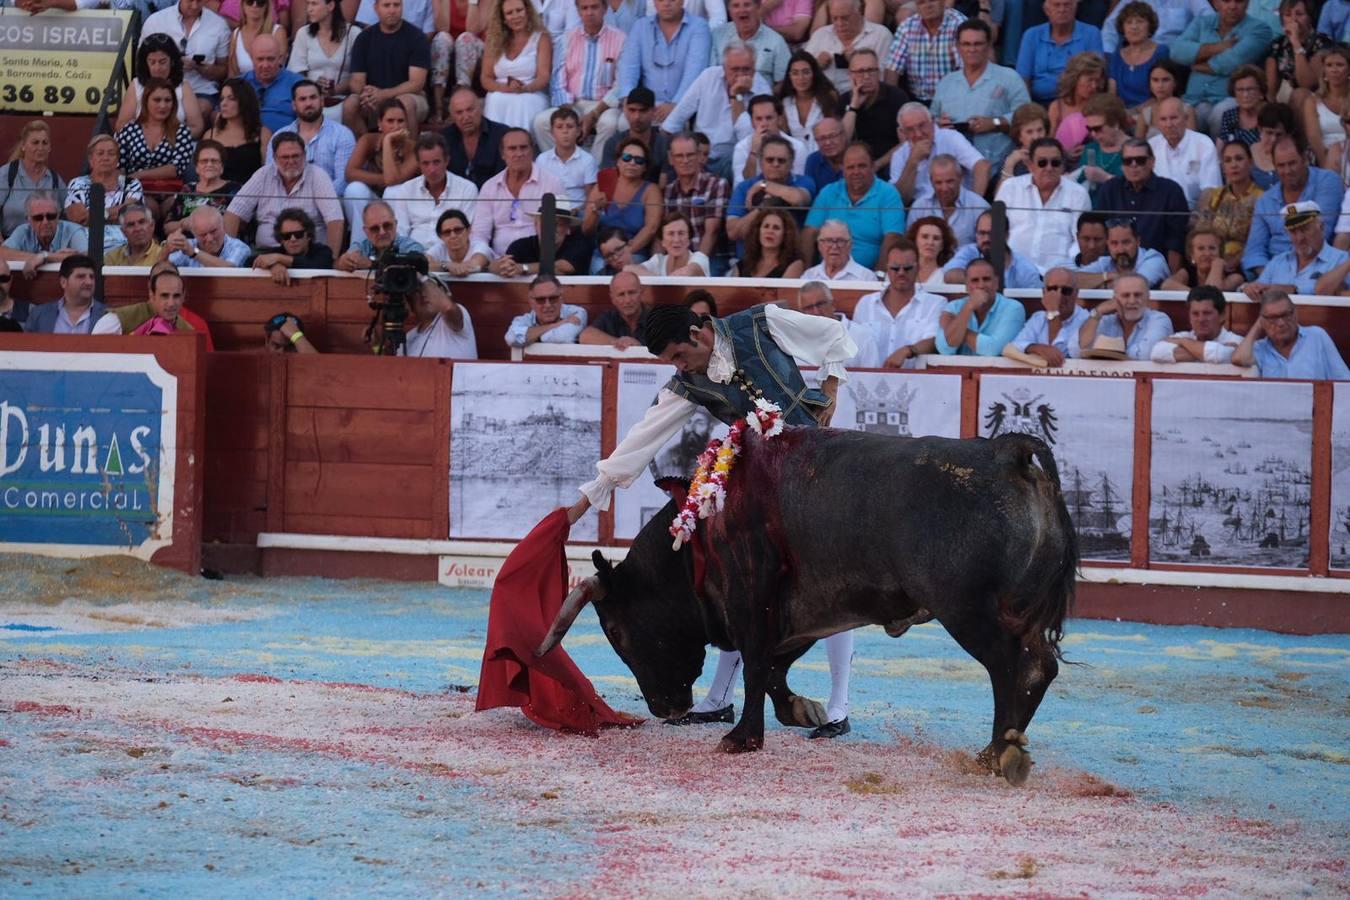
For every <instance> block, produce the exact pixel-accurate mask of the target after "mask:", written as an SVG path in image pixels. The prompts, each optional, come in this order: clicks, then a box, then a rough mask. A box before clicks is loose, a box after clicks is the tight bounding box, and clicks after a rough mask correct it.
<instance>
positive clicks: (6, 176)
mask: <svg viewBox="0 0 1350 900" xmlns="http://www.w3.org/2000/svg"><path fill="white" fill-rule="evenodd" d="M51 155H52V129H51V126H50V125H48V124H47V123H46V122H44V121H43V120H42V119H33V120H32V121H30V122H29V123H28V124H26V125H24V126H23V130H22V131H20V132H19V140H18V141H17V142H16V143H15V144H14V149H13V150H11V151H10V153H9V165H7V166H4V167H3V168H0V197H4V198H5V199H4V200H3V201H0V234H4V235H6V236H8V235H10V234H13V233H14V229H16V228H18V227H19V226H20V225H22V224H24V223H25V222H27V221H28V214H27V213H26V212H25V211H24V208H23V204H24V201H25V200H27V199H28V195H29V194H30V193H32V192H33V191H51V192H52V193H54V194H55V195H56V199H57V202H58V203H61V204H64V203H65V199H66V183H65V181H63V180H62V179H61V176H60V175H58V174H56V170H55V169H53V168H52V167H51V166H49V165H48V164H47V161H48V160H49V159H50V158H51Z"/></svg>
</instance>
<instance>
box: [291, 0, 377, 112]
mask: <svg viewBox="0 0 1350 900" xmlns="http://www.w3.org/2000/svg"><path fill="white" fill-rule="evenodd" d="M305 15H306V16H307V17H308V18H309V23H308V24H307V25H305V26H304V27H302V28H301V29H300V30H299V31H297V32H296V33H295V45H294V46H293V47H292V48H291V61H290V63H289V64H288V65H287V68H289V69H290V70H291V71H292V72H296V73H298V74H300V75H303V76H304V77H305V78H308V79H309V80H310V81H313V82H314V83H315V84H317V85H318V86H319V91H320V92H321V93H322V94H323V102H324V106H325V107H326V108H329V109H333V110H336V111H337V113H336V117H337V118H339V119H340V118H341V110H342V102H341V101H342V100H343V99H344V98H345V97H346V96H347V94H349V93H350V92H351V80H352V44H353V43H354V42H355V41H356V36H357V35H358V34H360V33H361V26H360V25H353V24H351V23H349V22H348V21H347V17H346V16H345V15H343V14H342V4H340V3H338V2H337V0H306V2H305Z"/></svg>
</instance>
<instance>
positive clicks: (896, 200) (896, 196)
mask: <svg viewBox="0 0 1350 900" xmlns="http://www.w3.org/2000/svg"><path fill="white" fill-rule="evenodd" d="M827 219H838V220H839V221H841V222H843V223H844V224H845V225H847V226H848V230H849V232H850V233H851V234H852V235H853V258H854V259H855V260H857V261H858V263H859V264H860V265H862V266H864V267H866V268H868V269H875V268H876V267H877V260H878V259H884V258H885V256H886V251H887V250H889V249H890V248H891V244H893V243H895V241H897V240H899V238H900V236H901V235H903V234H904V233H905V204H904V202H903V201H902V200H901V199H900V192H899V191H897V190H896V189H895V185H893V184H889V183H887V182H885V181H882V180H881V179H880V178H878V177H877V175H876V169H875V168H874V167H873V165H872V151H871V150H869V149H867V145H866V144H851V145H849V148H848V149H847V150H845V151H844V177H843V178H841V179H840V180H839V181H836V182H835V183H834V184H830V185H826V186H825V189H824V190H822V191H821V192H820V193H819V194H817V195H816V199H815V202H813V203H812V204H811V212H809V213H808V214H807V216H806V227H805V228H803V229H802V234H801V248H802V255H803V256H804V257H806V258H807V259H813V258H814V257H815V249H816V233H817V231H818V230H819V228H820V226H821V225H824V224H825V221H826V220H827Z"/></svg>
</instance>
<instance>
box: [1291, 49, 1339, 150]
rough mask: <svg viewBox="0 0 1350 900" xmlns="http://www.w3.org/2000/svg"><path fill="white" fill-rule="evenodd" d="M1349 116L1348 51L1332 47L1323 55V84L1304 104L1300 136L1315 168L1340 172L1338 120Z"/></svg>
mask: <svg viewBox="0 0 1350 900" xmlns="http://www.w3.org/2000/svg"><path fill="white" fill-rule="evenodd" d="M1347 114H1350V51H1347V50H1346V49H1345V48H1344V47H1332V48H1331V49H1330V50H1327V51H1326V52H1324V53H1323V54H1322V83H1321V85H1320V86H1319V87H1318V89H1317V91H1316V92H1314V93H1312V94H1309V95H1308V97H1307V99H1305V100H1304V101H1303V132H1304V134H1306V135H1307V136H1308V144H1309V146H1311V147H1312V150H1313V152H1314V153H1316V154H1317V164H1318V165H1319V166H1321V167H1322V168H1324V169H1330V170H1331V171H1333V172H1339V171H1340V168H1341V155H1342V154H1341V150H1342V148H1343V147H1344V144H1345V132H1344V131H1343V130H1342V129H1341V117H1342V116H1344V115H1347Z"/></svg>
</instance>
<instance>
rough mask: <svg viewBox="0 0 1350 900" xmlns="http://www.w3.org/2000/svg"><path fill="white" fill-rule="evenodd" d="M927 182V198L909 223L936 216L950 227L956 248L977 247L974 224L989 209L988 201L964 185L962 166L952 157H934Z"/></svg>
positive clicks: (917, 203)
mask: <svg viewBox="0 0 1350 900" xmlns="http://www.w3.org/2000/svg"><path fill="white" fill-rule="evenodd" d="M928 179H929V183H930V188H929V191H928V194H927V195H926V196H924V197H921V198H920V199H918V200H915V201H914V205H912V206H911V207H910V208H909V221H911V222H917V221H918V220H919V219H922V218H926V217H928V216H936V217H937V218H939V219H942V220H943V221H944V222H946V223H947V227H948V228H950V229H951V230H952V234H954V235H956V243H957V244H970V243H974V241H975V222H976V221H977V220H978V219H979V218H980V213H982V212H984V211H985V210H986V209H988V208H989V201H988V200H986V199H984V198H983V197H981V196H980V195H979V194H977V193H975V192H974V191H972V190H970V189H969V188H967V187H966V186H965V185H963V184H962V183H961V164H960V163H959V162H957V160H956V157H954V156H951V155H949V154H946V153H939V154H938V155H937V156H934V157H933V161H932V162H931V163H929V164H928Z"/></svg>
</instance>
